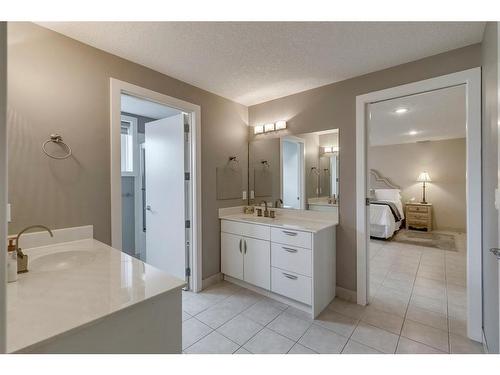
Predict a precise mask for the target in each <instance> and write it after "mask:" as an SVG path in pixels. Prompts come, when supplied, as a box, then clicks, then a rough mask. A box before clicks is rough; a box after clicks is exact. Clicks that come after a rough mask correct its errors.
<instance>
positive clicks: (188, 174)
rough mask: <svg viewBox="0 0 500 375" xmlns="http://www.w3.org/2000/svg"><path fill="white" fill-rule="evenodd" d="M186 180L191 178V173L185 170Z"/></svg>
mask: <svg viewBox="0 0 500 375" xmlns="http://www.w3.org/2000/svg"><path fill="white" fill-rule="evenodd" d="M184 180H186V181H189V180H191V173H189V172H185V173H184Z"/></svg>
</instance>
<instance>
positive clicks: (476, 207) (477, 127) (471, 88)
mask: <svg viewBox="0 0 500 375" xmlns="http://www.w3.org/2000/svg"><path fill="white" fill-rule="evenodd" d="M457 85H464V86H465V93H466V117H467V119H466V155H467V162H466V175H467V182H466V202H467V318H468V319H467V335H468V336H469V337H470V338H471V339H474V340H476V341H479V342H481V341H482V285H481V282H482V281H481V272H482V271H481V249H482V246H481V227H482V223H481V68H473V69H468V70H464V71H461V72H457V73H452V74H447V75H444V76H440V77H436V78H431V79H426V80H423V81H419V82H414V83H409V84H406V85H402V86H397V87H392V88H389V89H385V90H380V91H375V92H371V93H368V94H364V95H360V96H357V97H356V145H357V147H356V229H357V230H356V233H357V235H356V247H357V302H358V304H360V305H365V304H366V303H367V296H368V287H369V283H368V259H369V258H368V254H367V252H368V239H369V233H368V231H367V230H369V228H370V225H369V222H368V220H369V215H367V206H366V204H365V198H366V194H367V193H366V192H367V185H368V180H367V178H368V174H367V171H366V168H367V159H366V156H367V151H366V148H367V131H366V117H367V106H368V104H370V103H374V102H378V101H382V100H389V99H394V98H398V97H402V96H408V95H413V94H417V93H422V92H426V91H432V90H438V89H442V88H446V87H452V86H457Z"/></svg>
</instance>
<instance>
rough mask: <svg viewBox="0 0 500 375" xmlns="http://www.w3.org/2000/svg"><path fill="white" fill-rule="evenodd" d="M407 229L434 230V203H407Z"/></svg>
mask: <svg viewBox="0 0 500 375" xmlns="http://www.w3.org/2000/svg"><path fill="white" fill-rule="evenodd" d="M405 216H406V229H410V227H412V228H417V229H426V230H427V232H430V231H431V230H432V203H406V210H405Z"/></svg>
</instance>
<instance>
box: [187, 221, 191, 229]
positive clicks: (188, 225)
mask: <svg viewBox="0 0 500 375" xmlns="http://www.w3.org/2000/svg"><path fill="white" fill-rule="evenodd" d="M186 228H188V229H189V228H191V220H186Z"/></svg>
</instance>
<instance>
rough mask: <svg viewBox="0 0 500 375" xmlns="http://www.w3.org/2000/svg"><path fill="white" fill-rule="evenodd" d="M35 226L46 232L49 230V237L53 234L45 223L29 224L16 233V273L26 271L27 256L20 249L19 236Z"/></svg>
mask: <svg viewBox="0 0 500 375" xmlns="http://www.w3.org/2000/svg"><path fill="white" fill-rule="evenodd" d="M35 228H40V229H45V230H46V231H47V232H49V234H50V237H54V234H53V233H52V231H51V230H50V229H49V228H47V227H46V226H45V225H40V224H37V225H31V226H29V227H26V228H24V229H23V230H22V231H20V232H19V233H18V235H17V236H16V252H17V273H25V272H28V256H27V255H25V254H24V253H23V251H22V249H21V248H20V247H19V238H20V237H21V235H22V234H23V233H24V232H26V231H28V230H30V229H35Z"/></svg>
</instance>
